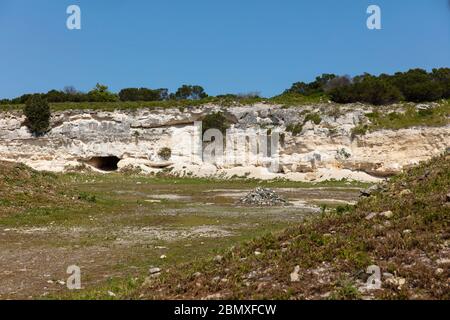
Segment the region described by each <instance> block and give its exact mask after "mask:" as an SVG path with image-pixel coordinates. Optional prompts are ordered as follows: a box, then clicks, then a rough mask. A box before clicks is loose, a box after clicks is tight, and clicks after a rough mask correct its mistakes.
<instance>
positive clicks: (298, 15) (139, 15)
mask: <svg viewBox="0 0 450 320" xmlns="http://www.w3.org/2000/svg"><path fill="white" fill-rule="evenodd" d="M70 4H77V5H79V6H80V7H81V10H82V30H80V31H69V30H67V28H66V19H67V16H68V15H67V14H66V8H67V6H68V5H70ZM370 4H377V5H379V6H380V7H381V9H382V27H383V29H382V30H380V31H370V30H368V29H367V28H366V19H367V17H368V15H367V14H366V9H367V7H368V5H370ZM415 67H420V68H425V69H428V70H429V69H431V68H433V67H450V4H449V1H448V0H371V1H366V0H339V1H336V0H314V1H313V0H309V1H306V0H220V1H219V0H192V1H187V0H129V1H122V0H120V1H119V0H78V1H76V0H72V1H66V0H0V97H1V98H11V97H14V96H18V95H21V94H23V93H28V92H46V91H48V90H50V89H62V88H63V87H64V86H66V85H74V86H75V87H76V88H77V89H79V90H83V91H87V90H89V89H90V88H92V87H93V86H94V85H95V84H96V83H97V82H101V83H104V84H107V85H109V86H110V89H111V90H113V91H118V90H120V89H121V88H124V87H140V86H145V87H151V88H159V87H166V88H169V89H170V90H175V89H176V88H178V87H179V86H180V85H182V84H184V83H186V84H199V85H202V86H204V87H205V89H206V91H207V92H208V93H210V94H214V95H215V94H220V93H239V92H249V91H260V92H261V93H262V94H263V95H265V96H272V95H275V94H277V93H280V92H281V91H283V90H284V89H286V88H288V87H289V86H290V85H291V84H292V83H293V82H296V81H310V80H313V79H314V77H315V76H316V75H319V74H321V73H336V74H349V75H355V74H360V73H363V72H370V73H373V74H378V73H381V72H386V73H392V72H395V71H402V70H407V69H409V68H415Z"/></svg>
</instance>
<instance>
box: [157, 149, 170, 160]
mask: <svg viewBox="0 0 450 320" xmlns="http://www.w3.org/2000/svg"><path fill="white" fill-rule="evenodd" d="M158 156H159V157H160V158H161V159H163V160H166V161H167V160H169V159H170V157H172V150H171V149H170V148H167V147H164V148H162V149H161V150H159V152H158Z"/></svg>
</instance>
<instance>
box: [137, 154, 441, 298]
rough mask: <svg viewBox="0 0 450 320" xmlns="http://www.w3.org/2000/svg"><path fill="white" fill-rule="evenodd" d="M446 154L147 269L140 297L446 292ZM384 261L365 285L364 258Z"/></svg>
mask: <svg viewBox="0 0 450 320" xmlns="http://www.w3.org/2000/svg"><path fill="white" fill-rule="evenodd" d="M449 187H450V155H443V156H441V157H438V158H436V159H434V160H432V161H430V162H428V163H424V164H422V165H420V166H418V167H416V168H412V169H410V170H408V171H406V172H405V173H403V174H401V175H399V176H397V177H395V178H392V179H391V181H390V182H389V183H386V184H384V185H380V186H379V187H378V188H377V190H376V191H374V192H373V193H372V194H371V195H370V196H368V197H367V198H364V199H362V200H360V201H359V202H358V204H357V205H356V206H353V207H352V206H343V207H338V208H337V209H333V210H324V211H323V213H322V215H321V216H320V217H315V218H310V219H309V220H307V222H304V223H301V224H299V225H296V226H294V227H291V228H289V229H287V230H285V231H283V232H281V233H278V234H273V233H271V234H267V235H265V236H263V237H260V238H257V239H255V240H252V241H249V242H247V243H245V244H244V245H240V246H236V247H233V248H231V249H230V250H229V251H227V252H224V253H223V254H222V255H219V256H216V257H211V258H210V259H209V260H204V261H200V262H195V263H189V264H184V265H181V266H177V267H172V268H170V269H169V270H165V271H163V272H162V274H161V276H160V277H159V278H157V277H155V278H151V277H149V278H147V279H146V281H145V282H144V284H143V285H142V287H141V288H140V289H138V290H137V291H135V292H134V293H132V294H130V296H129V298H141V299H199V298H200V299H205V298H206V299H362V298H375V299H450V290H449V289H450V288H449V283H448V279H449V276H450V273H449V270H450V269H449V264H450V251H449V245H450V239H449V237H450V230H449V228H448V223H449V218H450V195H449V192H450V189H449ZM371 265H376V266H378V267H379V268H380V270H381V288H380V289H378V290H368V289H367V287H366V282H367V280H368V277H369V274H367V273H366V271H367V268H368V267H369V266H371Z"/></svg>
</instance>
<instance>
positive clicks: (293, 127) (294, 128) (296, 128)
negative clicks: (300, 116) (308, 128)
mask: <svg viewBox="0 0 450 320" xmlns="http://www.w3.org/2000/svg"><path fill="white" fill-rule="evenodd" d="M286 131H288V132H290V133H292V135H293V136H298V135H299V134H300V133H302V131H303V124H300V123H297V124H289V125H287V126H286Z"/></svg>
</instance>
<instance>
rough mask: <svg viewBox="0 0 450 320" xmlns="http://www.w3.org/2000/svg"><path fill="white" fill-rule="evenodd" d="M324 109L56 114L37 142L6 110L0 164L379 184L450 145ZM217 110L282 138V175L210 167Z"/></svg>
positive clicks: (0, 125) (445, 133) (251, 167)
mask: <svg viewBox="0 0 450 320" xmlns="http://www.w3.org/2000/svg"><path fill="white" fill-rule="evenodd" d="M325 109H327V110H330V105H317V106H305V107H301V108H283V107H281V106H276V105H267V104H258V105H253V106H239V107H226V108H225V107H221V106H218V105H205V106H202V107H192V108H184V109H178V108H170V109H167V108H165V109H153V110H150V109H139V110H117V111H111V112H106V111H86V110H68V111H61V112H55V113H54V114H53V115H52V119H51V130H50V131H49V132H48V133H47V134H46V135H44V136H42V137H39V138H36V137H33V136H32V135H31V134H30V133H29V131H28V129H27V128H26V127H25V126H24V120H25V118H24V116H23V115H22V114H21V112H19V111H17V112H3V113H0V160H6V161H17V162H22V163H25V164H27V165H29V166H31V167H32V168H35V169H37V170H49V171H64V170H69V169H73V168H76V167H79V166H80V165H83V164H84V165H89V164H92V162H89V160H92V159H93V158H94V157H111V156H114V157H117V158H118V160H119V162H118V169H119V170H120V169H123V168H129V167H135V168H140V169H141V170H142V171H143V172H146V173H152V172H159V171H161V170H165V171H170V172H171V173H173V174H177V175H190V176H215V177H231V176H246V177H250V178H261V179H272V178H286V179H290V180H300V181H301V180H305V181H320V180H327V179H342V178H347V179H356V180H362V181H376V180H378V179H380V178H383V177H386V176H389V175H391V174H394V173H396V172H399V171H401V170H402V168H404V167H405V166H411V165H415V164H417V163H418V162H420V161H423V160H427V159H429V158H431V157H433V156H435V155H438V154H440V153H442V152H443V151H444V150H446V149H447V148H449V147H450V138H449V137H450V126H449V125H447V126H443V127H414V128H408V129H401V130H395V131H394V130H380V131H376V132H372V133H368V134H365V135H362V136H356V137H352V129H353V128H354V127H355V126H357V125H358V124H360V123H362V122H367V121H368V119H367V117H366V116H365V114H366V113H368V112H371V111H372V110H371V109H370V107H367V106H362V105H357V106H355V105H351V106H344V107H340V109H339V112H334V113H332V114H331V115H327V112H323V111H324V110H325ZM216 111H222V112H224V113H225V114H226V116H227V118H229V119H231V122H232V123H233V124H232V126H231V129H232V130H247V129H258V130H261V129H269V130H270V131H271V132H280V133H281V135H280V137H281V139H280V143H279V145H278V147H277V152H276V155H277V156H278V157H277V159H278V160H277V161H278V162H279V166H278V169H276V170H273V169H272V168H268V166H267V163H266V162H267V161H264V159H261V158H258V159H250V160H249V159H248V157H247V160H246V161H235V162H232V163H227V164H220V163H219V164H217V163H207V162H205V161H203V160H202V156H201V153H200V154H199V153H198V149H199V148H201V147H202V146H204V144H202V142H201V140H200V139H201V131H200V132H199V128H198V126H196V125H195V121H199V120H201V119H202V117H203V116H204V115H206V114H209V113H211V112H216ZM311 112H317V113H320V114H321V118H322V121H321V123H320V124H314V123H313V122H311V121H307V122H305V121H304V119H305V115H306V114H307V113H311ZM303 122H305V124H304V125H303V128H302V130H301V133H299V134H297V135H295V136H294V135H292V134H291V133H290V132H288V131H286V126H287V125H288V124H291V123H303ZM165 147H166V148H170V149H171V151H172V155H171V157H170V159H161V158H160V157H159V156H158V153H159V151H160V150H161V149H162V148H165ZM232 149H233V152H235V154H238V155H242V158H245V155H246V154H247V153H248V152H249V149H248V146H246V145H245V143H241V144H239V143H235V144H234V145H233V147H232ZM273 154H275V153H273ZM270 156H271V155H268V157H269V158H270ZM238 158H239V157H238ZM266 160H267V159H266ZM94 170H95V168H94Z"/></svg>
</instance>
